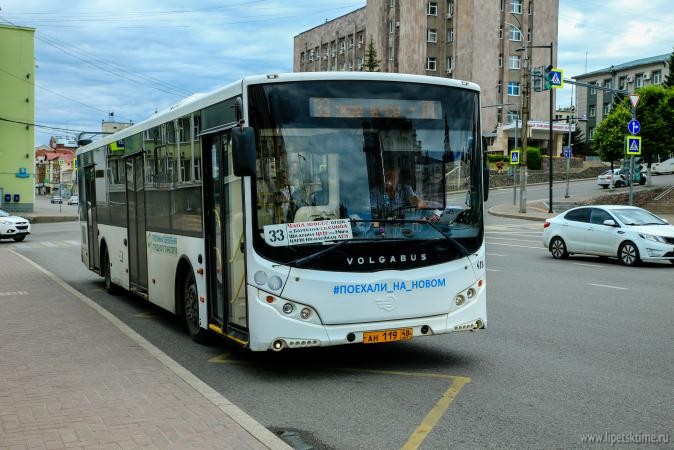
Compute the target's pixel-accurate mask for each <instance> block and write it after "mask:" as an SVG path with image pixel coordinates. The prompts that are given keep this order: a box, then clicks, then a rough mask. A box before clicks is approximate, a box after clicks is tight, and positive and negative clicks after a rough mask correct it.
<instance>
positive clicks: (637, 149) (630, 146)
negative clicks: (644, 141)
mask: <svg viewBox="0 0 674 450" xmlns="http://www.w3.org/2000/svg"><path fill="white" fill-rule="evenodd" d="M625 153H626V154H627V155H641V137H639V136H628V137H627V139H625Z"/></svg>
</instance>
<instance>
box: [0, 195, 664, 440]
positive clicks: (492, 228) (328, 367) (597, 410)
mask: <svg viewBox="0 0 674 450" xmlns="http://www.w3.org/2000/svg"><path fill="white" fill-rule="evenodd" d="M586 185H587V186H586ZM536 188H537V187H536V186H532V187H531V189H530V191H529V192H530V195H529V199H530V200H535V198H533V197H534V195H537V194H535V192H537V191H538V190H537V189H536ZM572 188H574V189H576V188H577V189H588V190H590V191H592V190H594V191H595V192H596V191H597V189H598V188H597V187H596V185H594V186H592V185H591V183H590V182H581V183H574V184H572ZM562 189H563V188H562ZM501 195H502V196H504V197H505V198H506V199H507V198H508V197H507V196H508V195H510V197H509V198H510V199H512V191H509V192H508V191H495V192H494V193H493V195H492V198H491V200H490V202H492V201H499V199H498V198H499V196H501ZM540 195H541V196H542V198H545V196H546V195H547V186H544V187H543V189H542V193H540ZM562 195H563V191H562ZM500 201H503V200H500ZM33 232H34V234H33V235H31V236H30V237H29V238H28V239H27V240H26V242H25V243H22V244H14V243H12V242H11V241H9V242H8V241H3V242H2V243H1V244H0V245H2V246H13V247H14V248H16V249H17V250H18V251H19V252H21V253H22V254H24V255H26V256H28V257H29V258H31V259H33V260H34V261H36V262H37V263H39V264H40V265H42V266H43V267H45V268H46V269H48V270H50V271H52V272H54V273H55V274H57V275H58V276H60V277H61V278H63V279H64V280H65V281H66V282H68V283H69V284H71V285H72V286H74V287H75V288H77V289H78V290H80V291H81V292H83V293H84V294H86V295H88V296H89V297H91V298H92V299H94V300H95V301H96V302H97V303H99V304H101V305H102V306H104V307H105V308H107V309H108V310H109V311H111V312H112V313H114V314H115V315H116V316H117V317H119V318H120V319H122V320H123V321H124V322H125V323H127V324H128V325H129V326H130V327H132V328H133V329H134V330H136V331H137V332H139V333H140V334H142V335H143V336H144V337H145V338H146V339H148V340H150V341H151V342H152V343H153V344H154V345H156V346H158V347H159V348H160V349H162V350H163V351H164V352H166V353H167V354H168V355H169V356H171V357H172V358H174V359H175V360H176V361H178V362H179V363H180V364H182V365H183V366H185V367H186V368H187V369H189V370H190V371H191V372H193V373H194V374H196V375H197V376H198V377H199V378H201V379H202V380H203V381H205V382H206V383H208V384H209V385H210V386H212V387H213V388H215V389H217V390H218V391H219V392H221V393H222V394H223V395H224V396H225V397H227V398H228V399H229V400H231V401H233V402H234V403H235V404H237V405H238V406H239V407H241V408H242V409H244V410H245V411H246V412H247V413H249V414H251V415H252V416H253V417H255V418H256V419H257V420H258V421H259V422H261V423H262V424H264V425H266V426H268V427H269V428H271V429H273V430H296V431H299V432H300V436H301V438H302V439H304V441H306V442H309V443H310V444H312V445H313V446H314V448H321V449H331V448H334V449H360V448H378V449H379V448H381V449H397V448H401V447H403V446H404V445H405V443H407V442H409V441H410V440H412V441H411V443H412V444H415V442H414V441H413V439H414V438H413V436H414V432H415V430H417V427H419V425H420V424H422V423H423V424H424V425H426V431H427V433H425V434H424V433H422V437H423V438H424V439H423V441H421V446H420V448H425V449H446V448H570V447H574V448H577V447H588V446H590V445H589V444H587V443H583V441H582V439H583V437H582V435H583V434H585V433H592V434H602V435H603V434H604V433H605V432H608V433H615V434H621V433H622V434H628V433H633V434H641V433H648V434H650V433H655V434H669V435H670V436H671V433H672V424H673V423H674V413H673V411H674V408H672V406H673V400H674V398H673V397H674V395H673V393H674V377H672V374H674V361H673V359H672V351H671V349H672V344H673V343H674V341H673V339H672V336H674V325H673V324H672V319H673V318H674V314H673V313H674V311H673V307H672V301H673V299H674V298H673V296H672V288H674V282H672V280H673V279H674V266H673V265H671V264H652V265H648V266H644V267H637V268H628V267H623V266H620V265H618V264H617V262H611V261H608V262H604V261H600V260H599V259H598V258H591V257H572V258H570V259H568V260H563V261H558V260H553V259H552V257H551V256H550V255H549V253H548V252H547V251H546V250H545V249H543V247H542V243H541V233H542V225H541V224H539V223H536V222H529V221H518V220H514V219H499V218H495V217H492V216H487V264H488V265H487V267H488V284H487V286H488V287H487V289H488V291H487V293H488V302H489V305H488V312H489V329H488V330H485V331H480V332H475V333H472V332H463V333H454V334H449V335H444V336H434V337H428V338H418V339H413V340H412V341H409V342H405V343H394V344H382V345H375V346H345V347H338V348H327V349H309V350H294V351H284V352H281V353H262V354H259V353H256V354H251V353H243V352H240V351H238V350H237V349H235V348H233V347H231V346H229V345H228V344H227V343H226V342H223V341H221V340H213V341H212V342H211V343H210V344H209V345H206V346H203V345H199V344H196V343H194V342H192V341H191V340H190V339H189V338H188V337H187V336H186V333H185V332H184V331H183V329H182V325H181V323H180V322H179V321H178V320H176V319H175V318H174V317H173V316H171V315H170V314H168V313H165V312H163V311H161V310H160V309H159V308H156V307H153V306H152V305H149V304H148V303H146V302H144V301H143V300H141V299H139V298H137V297H134V296H131V295H121V296H116V297H113V296H110V295H108V294H107V293H106V292H105V291H104V290H103V284H102V280H101V279H100V278H99V277H98V276H97V275H95V274H93V273H91V272H89V271H87V270H86V269H85V268H84V266H83V265H82V263H81V262H80V250H79V246H77V245H76V244H77V241H78V240H79V235H80V232H79V228H78V225H77V224H76V223H60V224H59V223H56V224H44V225H42V224H35V225H34V227H33ZM83 307H85V306H84V305H83ZM443 398H444V399H445V401H443ZM447 399H453V401H450V402H449V403H448V402H447V401H446V400H447ZM429 418H430V419H429ZM436 420H437V422H435V421H436ZM417 431H418V430H417ZM422 431H423V430H422ZM417 436H418V434H417ZM416 443H418V441H416ZM670 445H671V444H670ZM607 446H608V445H607ZM597 447H598V448H600V447H601V446H597ZM412 448H414V447H412ZM593 448H594V446H593Z"/></svg>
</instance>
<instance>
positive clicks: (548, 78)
mask: <svg viewBox="0 0 674 450" xmlns="http://www.w3.org/2000/svg"><path fill="white" fill-rule="evenodd" d="M552 68H553V67H552V65H550V66H547V67H546V68H545V74H544V77H543V80H544V84H543V88H544V89H545V90H546V91H549V90H550V89H552V77H553V72H552Z"/></svg>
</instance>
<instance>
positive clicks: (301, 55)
mask: <svg viewBox="0 0 674 450" xmlns="http://www.w3.org/2000/svg"><path fill="white" fill-rule="evenodd" d="M300 64H304V52H302V53H300Z"/></svg>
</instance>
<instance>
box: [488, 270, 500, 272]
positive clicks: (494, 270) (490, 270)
mask: <svg viewBox="0 0 674 450" xmlns="http://www.w3.org/2000/svg"><path fill="white" fill-rule="evenodd" d="M500 271H501V270H500V269H487V272H500Z"/></svg>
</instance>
